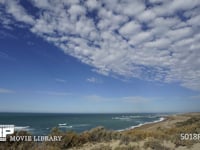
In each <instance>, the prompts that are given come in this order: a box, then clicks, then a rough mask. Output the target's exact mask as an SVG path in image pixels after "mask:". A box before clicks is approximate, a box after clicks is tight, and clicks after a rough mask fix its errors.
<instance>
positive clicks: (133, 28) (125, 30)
mask: <svg viewBox="0 0 200 150" xmlns="http://www.w3.org/2000/svg"><path fill="white" fill-rule="evenodd" d="M139 30H140V25H139V24H138V23H137V22H135V21H131V22H128V23H126V24H125V25H124V26H122V27H121V29H120V30H119V33H121V34H122V35H124V36H127V35H128V36H129V35H133V34H134V33H136V32H139Z"/></svg>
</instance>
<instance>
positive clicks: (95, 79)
mask: <svg viewBox="0 0 200 150" xmlns="http://www.w3.org/2000/svg"><path fill="white" fill-rule="evenodd" d="M86 81H87V82H91V83H102V81H101V80H100V79H97V78H95V77H90V78H87V79H86Z"/></svg>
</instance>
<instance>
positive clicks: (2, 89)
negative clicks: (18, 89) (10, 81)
mask: <svg viewBox="0 0 200 150" xmlns="http://www.w3.org/2000/svg"><path fill="white" fill-rule="evenodd" d="M13 93H15V91H13V90H10V89H5V88H0V94H13Z"/></svg>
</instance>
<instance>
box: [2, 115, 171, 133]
mask: <svg viewBox="0 0 200 150" xmlns="http://www.w3.org/2000/svg"><path fill="white" fill-rule="evenodd" d="M167 115H169V114H168V113H127V114H126V113H121V114H120V113H115V114H64V113H63V114H58V113H0V125H3V124H11V125H15V131H19V130H24V131H28V132H30V133H32V134H33V135H48V134H49V133H50V131H51V130H52V129H53V128H54V127H57V128H59V129H60V130H62V131H76V132H78V133H80V132H83V131H86V130H90V129H92V128H95V127H97V126H103V127H105V128H106V129H110V130H117V131H122V130H126V129H131V128H134V127H137V126H141V125H143V124H147V123H152V122H158V121H162V120H163V119H164V117H165V116H167Z"/></svg>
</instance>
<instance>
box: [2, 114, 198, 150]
mask: <svg viewBox="0 0 200 150" xmlns="http://www.w3.org/2000/svg"><path fill="white" fill-rule="evenodd" d="M199 125H200V112H199V113H185V114H173V115H169V116H165V117H164V118H162V117H161V118H160V119H159V120H157V121H154V122H148V123H145V124H143V125H137V126H134V127H132V128H131V129H129V130H125V131H122V132H118V131H116V130H115V131H114V130H107V129H105V128H104V127H102V126H99V127H96V128H93V129H91V130H88V131H85V132H83V133H76V132H62V131H60V130H59V129H58V128H55V129H54V130H53V131H52V132H51V134H50V135H56V136H62V138H63V139H62V140H61V141H60V142H58V143H53V142H48V143H45V142H41V143H31V144H32V146H33V147H34V149H33V150H37V149H58V150H59V149H63V148H65V149H69V150H129V149H134V150H146V149H149V150H153V149H159V150H160V149H166V150H172V149H173V150H188V149H190V150H199V149H200V142H199V141H200V139H198V140H181V136H180V134H181V133H186V134H187V133H195V134H196V133H199V131H200V130H199V129H200V126H199ZM18 134H22V135H25V134H27V135H29V134H28V133H27V132H21V133H20V132H19V133H18ZM199 135H200V133H199ZM199 137H200V136H199ZM0 146H1V147H3V148H4V149H12V148H13V149H17V147H26V146H27V147H28V146H30V144H29V143H27V142H23V141H21V142H20V143H19V144H18V145H15V144H14V145H12V144H11V143H9V142H8V143H7V144H6V143H0ZM25 149H26V148H25Z"/></svg>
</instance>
